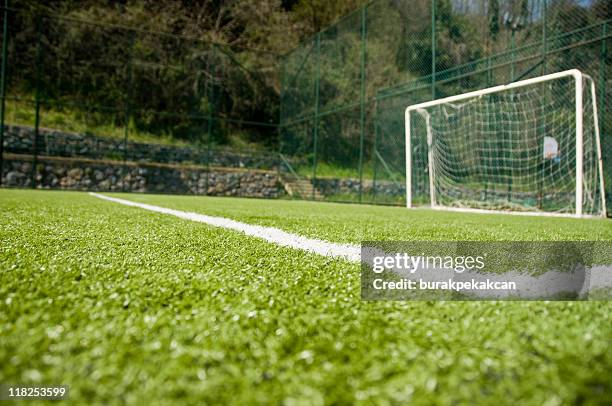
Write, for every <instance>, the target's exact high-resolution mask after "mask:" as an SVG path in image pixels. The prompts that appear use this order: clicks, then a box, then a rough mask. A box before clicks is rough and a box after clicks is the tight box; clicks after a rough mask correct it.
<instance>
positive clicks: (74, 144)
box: [4, 125, 278, 170]
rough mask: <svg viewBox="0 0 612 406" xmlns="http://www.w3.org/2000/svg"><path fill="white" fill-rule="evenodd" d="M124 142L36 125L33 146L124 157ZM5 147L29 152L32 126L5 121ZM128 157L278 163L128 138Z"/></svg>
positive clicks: (261, 155)
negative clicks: (37, 130) (6, 123)
mask: <svg viewBox="0 0 612 406" xmlns="http://www.w3.org/2000/svg"><path fill="white" fill-rule="evenodd" d="M125 147H126V145H124V142H123V140H122V139H116V138H109V137H98V136H95V135H92V134H75V133H67V132H63V131H58V130H52V129H45V128H40V129H39V136H38V138H37V140H36V150H37V152H38V154H39V155H47V156H62V157H80V158H88V159H115V160H123V158H124V151H125ZM4 151H5V152H9V153H15V154H27V155H32V153H33V151H34V128H32V127H28V126H19V125H5V131H4ZM125 157H126V159H127V160H128V161H136V162H157V163H182V164H187V163H190V164H206V162H207V160H209V159H210V162H209V164H210V165H211V166H221V167H225V168H250V169H264V170H274V169H275V168H276V167H277V166H278V158H277V157H276V155H275V154H272V153H266V152H262V151H246V152H245V151H242V152H241V151H236V150H230V149H226V148H214V149H213V150H212V151H211V152H210V157H209V153H208V150H207V148H206V143H205V142H204V143H203V144H202V143H200V144H197V143H194V145H190V146H177V145H163V144H149V143H140V142H133V141H129V140H128V142H127V154H125Z"/></svg>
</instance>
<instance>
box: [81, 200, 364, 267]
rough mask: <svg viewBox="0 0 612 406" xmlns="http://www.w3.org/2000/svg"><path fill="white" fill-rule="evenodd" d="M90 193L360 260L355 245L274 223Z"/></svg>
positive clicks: (316, 251) (283, 243) (292, 245)
mask: <svg viewBox="0 0 612 406" xmlns="http://www.w3.org/2000/svg"><path fill="white" fill-rule="evenodd" d="M89 194H90V195H91V196H94V197H97V198H99V199H104V200H108V201H110V202H114V203H119V204H123V205H125V206H131V207H138V208H141V209H145V210H149V211H153V212H156V213H162V214H169V215H171V216H175V217H178V218H182V219H185V220H191V221H197V222H199V223H205V224H208V225H211V226H214V227H221V228H225V229H228V230H235V231H240V232H242V233H244V234H246V235H249V236H252V237H257V238H261V239H262V240H265V241H268V242H271V243H273V244H277V245H280V246H282V247H289V248H294V249H299V250H302V251H308V252H312V253H314V254H319V255H323V256H326V257H333V258H340V259H346V260H348V261H353V262H359V261H360V260H361V248H360V247H359V246H358V245H350V244H336V243H332V242H328V241H323V240H317V239H314V238H306V237H302V236H299V235H296V234H291V233H288V232H286V231H283V230H280V229H278V228H274V227H264V226H256V225H252V224H247V223H242V222H240V221H236V220H230V219H228V218H225V217H215V216H207V215H205V214H198V213H192V212H186V211H181V210H174V209H168V208H165V207H160V206H153V205H151V204H145V203H137V202H132V201H130V200H124V199H118V198H116V197H110V196H105V195H101V194H98V193H92V192H90V193H89Z"/></svg>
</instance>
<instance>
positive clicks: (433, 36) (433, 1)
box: [431, 0, 436, 100]
mask: <svg viewBox="0 0 612 406" xmlns="http://www.w3.org/2000/svg"><path fill="white" fill-rule="evenodd" d="M435 99H436V0H431V100H435Z"/></svg>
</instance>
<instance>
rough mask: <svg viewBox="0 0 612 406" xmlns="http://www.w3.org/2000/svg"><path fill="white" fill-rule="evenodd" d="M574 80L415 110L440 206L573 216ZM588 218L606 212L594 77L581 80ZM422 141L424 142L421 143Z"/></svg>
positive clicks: (416, 129) (416, 132) (413, 132)
mask: <svg viewBox="0 0 612 406" xmlns="http://www.w3.org/2000/svg"><path fill="white" fill-rule="evenodd" d="M575 89H576V81H575V79H574V78H573V77H571V76H569V77H567V78H559V79H555V80H551V81H547V82H541V83H536V84H532V85H526V86H524V87H518V88H513V89H508V90H504V91H500V92H496V93H490V94H485V95H480V96H475V97H472V98H469V99H464V100H461V101H459V102H454V103H443V104H437V105H434V106H431V107H426V108H423V109H418V110H416V112H415V113H413V114H412V117H413V118H412V119H411V126H412V129H411V137H412V138H413V139H414V138H415V137H416V138H419V137H427V143H428V145H429V159H430V160H431V166H430V172H432V173H430V174H429V175H430V177H431V182H430V184H432V187H433V196H432V197H433V200H434V202H433V203H434V204H435V205H436V206H445V207H462V208H478V209H491V210H513V211H541V212H557V213H575V212H576V195H575V194H576V97H575ZM583 92H584V94H583V128H584V129H583V154H582V155H583V168H584V170H583V171H584V172H583V176H582V182H583V206H582V207H583V214H591V215H599V214H600V213H601V211H602V202H601V194H600V193H601V191H600V183H599V181H600V178H599V176H600V173H599V170H598V153H597V151H598V143H597V138H596V136H597V135H596V132H595V117H594V113H593V103H594V100H593V98H592V97H591V79H590V78H588V77H584V79H583ZM421 139H422V138H421Z"/></svg>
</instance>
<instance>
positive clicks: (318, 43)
mask: <svg viewBox="0 0 612 406" xmlns="http://www.w3.org/2000/svg"><path fill="white" fill-rule="evenodd" d="M316 48H317V69H316V70H315V71H316V76H315V113H314V128H313V145H312V149H313V158H312V197H311V198H312V200H314V199H315V188H316V183H317V182H316V181H317V138H318V135H319V79H320V78H319V76H320V74H321V33H320V32H319V33H318V34H317V37H316Z"/></svg>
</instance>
